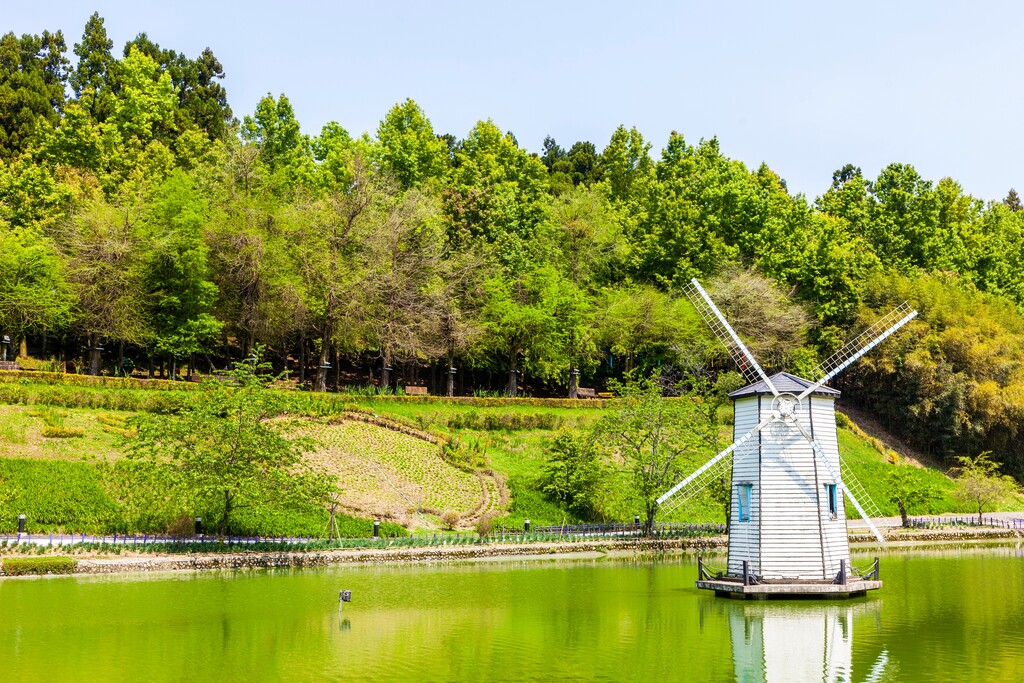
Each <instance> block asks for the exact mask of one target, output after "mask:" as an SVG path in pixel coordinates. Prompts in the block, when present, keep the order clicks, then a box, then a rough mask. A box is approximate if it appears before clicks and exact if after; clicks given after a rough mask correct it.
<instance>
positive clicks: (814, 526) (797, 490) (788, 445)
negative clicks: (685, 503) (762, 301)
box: [728, 378, 850, 580]
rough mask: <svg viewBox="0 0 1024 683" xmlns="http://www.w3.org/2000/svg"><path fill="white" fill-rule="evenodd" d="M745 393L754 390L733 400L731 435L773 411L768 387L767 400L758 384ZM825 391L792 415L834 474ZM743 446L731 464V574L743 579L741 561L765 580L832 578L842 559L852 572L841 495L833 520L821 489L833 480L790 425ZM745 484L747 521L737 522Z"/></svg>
mask: <svg viewBox="0 0 1024 683" xmlns="http://www.w3.org/2000/svg"><path fill="white" fill-rule="evenodd" d="M794 379H797V378H794ZM802 381H806V380H802ZM747 389H752V391H748V392H746V393H747V394H748V395H746V396H743V395H741V396H740V397H737V398H736V399H735V427H734V431H735V436H736V437H739V436H741V435H742V434H745V433H747V432H748V431H750V429H752V428H753V427H754V426H756V425H757V423H758V422H760V421H761V420H763V419H764V418H766V417H768V416H770V415H771V411H772V408H773V403H772V396H771V394H770V393H768V392H767V387H765V392H764V394H761V393H760V392H759V391H758V390H757V385H752V387H748V388H747ZM743 391H744V390H740V391H739V392H734V393H741V392H743ZM828 391H829V393H830V394H833V395H818V394H812V395H811V396H808V397H807V398H806V399H804V401H802V402H801V403H800V405H799V406H798V408H797V414H796V417H797V418H798V419H799V420H800V421H801V423H802V424H803V425H804V426H805V428H807V429H808V431H810V432H811V434H812V436H813V437H814V438H815V440H816V441H817V442H818V444H819V445H820V446H821V448H822V450H823V451H824V453H825V456H826V458H827V459H828V461H829V463H830V464H831V465H832V467H833V469H834V470H835V471H836V472H839V471H840V470H839V467H840V465H839V449H838V442H837V439H836V427H835V405H834V403H835V401H834V394H836V393H838V392H835V391H834V390H828ZM751 394H752V395H751ZM765 394H767V395H765ZM746 445H747V446H749V447H745V448H742V452H740V449H738V450H737V453H736V455H735V457H734V459H733V471H732V491H731V513H730V514H731V518H730V528H729V560H728V572H729V574H732V575H740V574H742V572H743V561H744V560H746V561H747V562H748V563H749V570H750V572H751V573H752V574H755V575H758V576H762V577H764V578H769V579H784V578H787V579H817V580H830V579H832V578H834V577H835V576H836V575H837V574H838V573H839V568H840V562H841V561H843V560H845V561H846V564H847V567H849V560H850V551H849V544H848V541H847V535H846V534H847V530H846V514H845V509H844V501H843V496H842V495H841V494H838V493H837V495H836V503H837V510H836V514H835V515H834V516H832V515H831V514H830V512H829V496H828V492H827V489H826V484H835V483H836V482H835V481H834V480H833V478H832V476H831V475H830V474H829V472H828V470H827V469H826V468H825V466H824V465H823V464H822V463H821V462H820V461H819V460H818V458H817V457H816V456H815V454H814V451H813V449H812V447H811V445H810V443H809V442H808V441H807V440H806V439H805V438H804V437H803V435H802V434H801V433H800V432H799V431H798V430H797V429H796V428H795V427H793V426H791V425H789V424H787V423H785V422H781V421H773V422H771V423H769V424H768V425H767V426H766V427H765V428H764V429H762V430H761V431H760V432H759V433H758V435H757V437H756V439H752V440H751V441H750V442H748V443H747V444H746ZM744 485H750V486H751V510H750V518H749V520H747V521H741V520H740V516H739V497H740V492H741V487H743V486H744Z"/></svg>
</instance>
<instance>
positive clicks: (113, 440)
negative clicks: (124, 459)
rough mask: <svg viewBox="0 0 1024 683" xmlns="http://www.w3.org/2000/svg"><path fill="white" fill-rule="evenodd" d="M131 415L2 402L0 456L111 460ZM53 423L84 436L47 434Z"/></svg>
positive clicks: (115, 455)
mask: <svg viewBox="0 0 1024 683" xmlns="http://www.w3.org/2000/svg"><path fill="white" fill-rule="evenodd" d="M129 415H130V413H122V412H119V411H110V410H96V409H91V408H52V407H47V406H16V405H15V406H12V405H0V458H27V459H33V460H35V459H44V460H45V459H59V460H85V461H108V460H112V459H115V458H117V457H118V455H119V452H120V443H121V441H122V439H123V435H124V433H125V425H124V421H125V419H127V417H128V416H129ZM53 425H59V426H60V427H62V428H63V429H64V431H66V432H69V433H70V434H72V435H73V434H81V436H70V437H65V438H54V437H50V436H47V435H46V432H47V429H46V428H47V426H53Z"/></svg>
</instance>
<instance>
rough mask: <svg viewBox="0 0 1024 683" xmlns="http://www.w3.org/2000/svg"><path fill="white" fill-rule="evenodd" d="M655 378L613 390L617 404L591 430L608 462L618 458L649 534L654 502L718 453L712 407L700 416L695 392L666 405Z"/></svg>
mask: <svg viewBox="0 0 1024 683" xmlns="http://www.w3.org/2000/svg"><path fill="white" fill-rule="evenodd" d="M657 379H658V377H657V375H655V376H653V377H650V378H647V379H641V380H637V381H631V382H628V383H627V384H624V385H618V386H617V387H616V389H617V391H618V393H619V395H620V398H621V401H620V403H619V405H618V406H617V407H616V408H615V409H614V410H613V411H611V413H610V414H609V415H607V416H606V417H604V418H603V419H602V420H601V421H600V422H598V423H597V424H596V425H595V427H594V434H595V438H596V440H597V441H598V442H599V443H600V444H601V446H602V447H603V448H604V449H605V451H606V453H607V454H608V455H609V456H610V457H614V458H617V459H620V461H621V462H622V468H623V469H624V470H625V471H626V472H628V473H629V476H630V487H631V491H632V493H633V495H634V497H635V500H636V502H637V504H638V505H639V506H640V508H641V509H642V510H643V512H644V514H645V522H644V527H645V529H646V532H647V533H650V531H651V529H652V528H653V526H654V521H655V516H656V515H657V512H658V502H657V499H658V498H659V497H660V496H661V495H662V494H663V493H665V491H667V490H668V489H669V487H671V486H672V485H673V484H675V483H676V482H677V481H679V480H680V479H682V475H683V474H684V471H685V468H687V467H689V466H693V465H694V464H695V463H697V461H698V460H700V459H701V458H702V457H707V456H710V455H712V454H714V452H715V451H716V450H717V446H718V429H717V408H716V409H715V410H712V411H711V412H710V413H709V414H710V415H711V416H712V420H710V421H709V420H707V419H705V418H704V417H702V415H703V413H702V410H701V404H702V403H703V399H702V397H701V396H700V389H699V388H691V389H690V390H689V392H688V394H687V395H685V397H684V398H683V399H682V400H671V401H670V400H667V399H665V398H664V397H663V396H662V387H661V385H660V383H659V382H658V381H657Z"/></svg>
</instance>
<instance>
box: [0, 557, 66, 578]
mask: <svg viewBox="0 0 1024 683" xmlns="http://www.w3.org/2000/svg"><path fill="white" fill-rule="evenodd" d="M77 566H78V560H76V559H74V558H71V557H63V556H57V557H8V558H6V559H5V560H4V561H3V571H4V574H6V575H7V576H24V575H27V574H71V573H72V572H74V571H75V567H77Z"/></svg>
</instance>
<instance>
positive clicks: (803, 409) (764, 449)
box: [658, 279, 917, 579]
mask: <svg viewBox="0 0 1024 683" xmlns="http://www.w3.org/2000/svg"><path fill="white" fill-rule="evenodd" d="M685 292H686V295H687V297H688V298H689V299H690V301H691V302H692V303H693V305H694V307H695V308H696V310H697V311H698V313H699V314H700V315H701V317H702V318H703V319H704V320H705V322H707V324H708V326H709V327H710V328H711V330H712V331H713V332H714V333H715V335H716V336H717V337H718V339H719V340H720V341H721V342H722V344H723V345H724V346H725V347H726V349H727V350H728V351H729V354H730V355H731V356H732V357H733V359H734V360H735V361H736V364H737V365H738V366H739V369H740V371H741V372H742V373H743V375H744V377H746V379H747V380H748V381H749V382H750V384H749V385H748V386H747V387H744V388H742V389H739V390H737V391H734V392H733V393H731V394H730V397H732V398H733V401H734V408H735V411H736V418H735V421H734V424H735V425H736V431H737V433H740V431H741V425H742V429H747V427H750V426H751V425H754V426H753V427H752V428H751V429H749V431H746V432H745V433H743V435H742V436H739V437H738V438H737V439H736V440H735V441H734V442H733V443H732V444H731V445H730V446H729V447H728V448H726V449H724V450H723V451H721V452H720V453H718V454H717V455H715V457H713V458H711V459H710V460H709V461H708V462H706V463H705V464H704V465H703V466H701V467H700V468H698V469H697V470H696V471H695V472H694V473H693V474H691V475H690V476H688V477H686V478H685V479H683V480H682V481H680V482H679V483H678V484H676V485H675V486H673V487H672V488H671V489H670V490H668V491H666V492H665V494H664V495H662V496H661V497H660V498H659V499H658V504H659V505H664V506H665V509H675V508H676V507H678V506H680V505H683V504H685V503H686V502H687V501H689V500H692V499H693V497H694V496H695V495H696V494H697V493H698V492H699V491H701V490H702V489H704V488H706V487H707V486H709V485H710V484H711V483H713V482H715V481H716V480H719V479H720V478H721V477H723V476H725V475H726V473H728V472H729V468H730V466H731V468H732V472H731V479H732V485H731V487H730V488H731V493H730V495H731V497H732V503H731V510H732V512H731V514H730V529H729V556H730V560H729V562H730V564H729V566H730V572H734V571H738V570H737V569H736V567H738V566H739V565H738V560H737V562H736V563H734V562H733V555H734V553H736V554H740V555H743V557H742V559H743V561H744V563H746V564H749V566H751V567H753V568H754V571H755V572H757V573H760V574H762V575H764V576H769V577H771V576H779V577H794V576H797V577H803V578H813V577H814V576H818V578H825V579H828V578H829V574H830V573H832V574H833V575H834V574H835V572H836V571H837V570H839V568H840V567H841V566H842V565H841V562H840V561H841V560H842V561H845V562H846V563H847V566H848V564H849V544H848V541H847V537H846V521H845V519H846V515H845V506H844V505H843V504H842V501H843V500H844V499H845V500H848V501H849V502H850V503H851V504H852V505H853V506H854V508H856V510H857V511H858V512H859V513H860V516H861V517H862V518H863V519H864V521H865V522H866V523H867V526H868V528H869V529H870V530H871V531H872V533H873V534H874V535H875V537H876V538H877V539H878V540H879V541H880V542H882V541H883V540H884V539H883V537H882V535H881V533H880V532H879V531H878V529H877V528H876V527H875V525H874V523H873V522H872V520H871V517H872V516H879V515H878V508H877V506H876V505H875V504H874V503H873V502H872V501H871V500H870V498H869V497H868V496H867V492H866V491H865V490H864V487H863V486H862V485H861V484H860V482H858V481H857V480H856V478H855V477H854V476H853V475H852V473H849V474H848V476H847V479H846V480H844V479H843V478H842V474H841V469H842V463H841V459H840V456H839V451H838V437H837V433H836V428H835V406H834V401H835V397H837V396H838V395H839V392H838V391H835V390H834V389H831V388H828V387H826V386H825V383H826V382H828V381H829V380H830V379H832V378H833V377H835V376H836V375H837V374H839V373H840V372H842V371H843V370H844V369H846V368H847V367H849V366H850V365H851V364H852V363H853V362H855V361H856V360H857V359H858V358H860V357H861V356H863V355H864V354H866V353H868V352H869V351H870V350H871V349H873V348H875V347H876V346H878V344H880V343H881V342H882V341H884V340H885V339H887V338H888V337H890V336H891V335H892V334H894V333H895V332H896V331H897V330H898V329H900V328H901V327H903V326H904V325H906V324H907V323H908V322H910V321H911V320H912V319H913V318H914V317H915V316H916V315H917V312H916V311H913V310H911V309H910V307H909V306H907V305H906V304H903V305H901V306H899V307H898V308H896V309H895V310H894V311H892V312H891V313H889V314H888V315H886V316H884V317H883V318H881V319H880V320H878V321H877V322H876V323H875V324H874V325H872V326H870V327H869V328H868V329H866V330H865V331H864V332H862V333H860V334H859V335H858V336H856V337H855V338H853V339H852V340H851V341H850V342H849V343H847V344H845V345H844V346H843V347H842V348H841V349H840V350H839V351H838V352H837V353H835V354H834V355H833V356H832V357H830V358H829V359H827V360H826V361H824V362H823V363H822V364H821V367H820V368H819V370H820V372H819V373H818V378H817V379H816V380H814V381H810V380H806V379H802V378H800V377H796V376H795V375H790V374H787V373H778V374H776V375H772V376H771V377H769V376H768V374H767V373H765V371H764V369H763V368H762V367H761V366H760V365H759V364H758V362H757V360H756V359H755V358H754V356H753V354H751V352H750V350H749V349H748V348H747V346H746V345H745V344H744V343H743V341H742V340H741V339H740V337H739V335H738V334H736V331H735V330H734V329H733V328H732V326H731V325H729V323H728V321H726V319H725V316H723V315H722V312H721V311H720V310H719V309H718V307H717V306H716V305H715V303H714V302H713V301H712V300H711V297H710V296H708V294H707V292H706V291H705V290H704V288H703V287H701V285H700V283H699V282H697V280H696V279H694V280H691V281H690V285H689V286H688V287H687V288H686V289H685ZM755 423H756V425H755ZM862 501H863V503H862ZM737 520H738V522H737ZM744 523H746V524H747V526H742V525H743V524H744ZM737 524H738V525H737ZM754 527H756V533H752V531H751V530H752V529H753V528H754ZM819 542H820V549H819V550H817V551H812V550H811V549H810V548H811V547H812V546H811V545H810V544H812V543H814V544H816V545H817V544H819ZM773 553H774V554H773ZM787 562H788V564H787ZM815 566H817V567H818V568H817V569H814V567H815ZM815 572H817V574H816V573H815Z"/></svg>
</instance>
